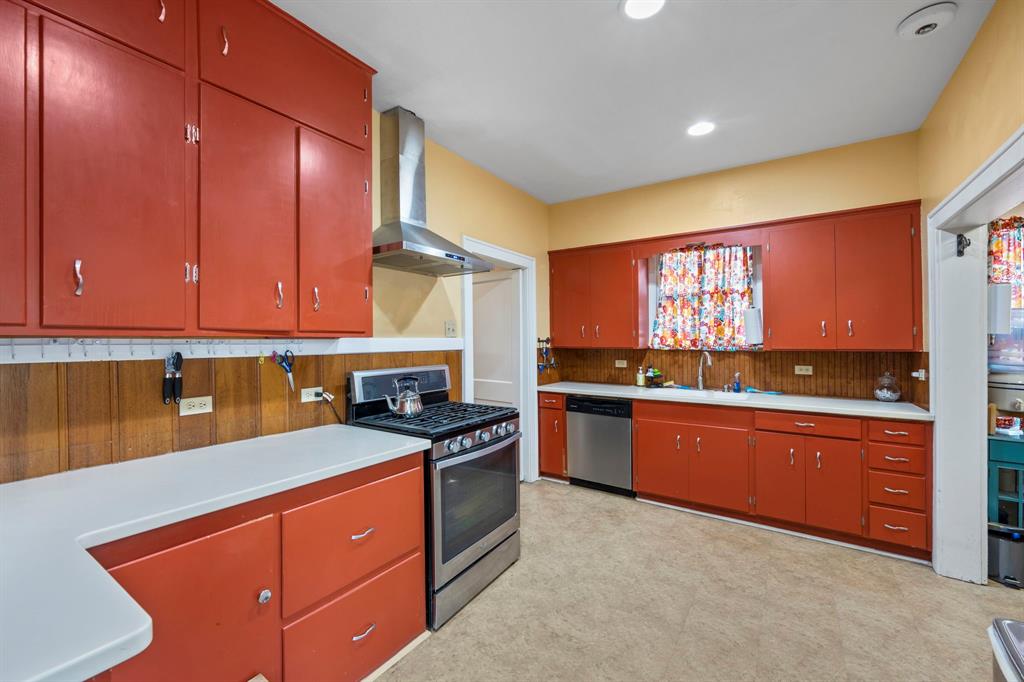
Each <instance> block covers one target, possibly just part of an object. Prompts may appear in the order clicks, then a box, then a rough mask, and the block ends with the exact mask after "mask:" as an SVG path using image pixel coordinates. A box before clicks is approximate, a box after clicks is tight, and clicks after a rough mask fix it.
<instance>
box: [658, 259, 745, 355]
mask: <svg viewBox="0 0 1024 682" xmlns="http://www.w3.org/2000/svg"><path fill="white" fill-rule="evenodd" d="M753 282H754V260H753V252H752V250H751V248H750V247H747V246H708V247H703V246H702V247H696V248H688V249H682V250H679V251H671V252H669V253H663V254H662V255H661V258H660V260H659V263H658V301H657V312H656V315H655V319H654V323H653V330H652V333H651V348H658V349H664V350H672V349H683V350H746V349H748V348H749V347H750V346H749V344H747V341H746V336H745V333H744V328H743V311H744V310H746V309H748V308H750V305H751V300H752V298H753Z"/></svg>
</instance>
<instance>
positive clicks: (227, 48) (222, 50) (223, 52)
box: [220, 26, 231, 57]
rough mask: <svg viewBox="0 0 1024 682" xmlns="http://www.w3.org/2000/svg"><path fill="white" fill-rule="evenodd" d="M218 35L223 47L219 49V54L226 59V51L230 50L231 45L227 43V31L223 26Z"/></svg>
mask: <svg viewBox="0 0 1024 682" xmlns="http://www.w3.org/2000/svg"><path fill="white" fill-rule="evenodd" d="M220 35H221V37H222V38H223V39H224V47H223V48H222V49H221V51H220V53H221V54H222V55H224V56H225V57H227V56H228V50H229V49H231V43H229V42H228V29H227V28H226V27H224V26H221V27H220Z"/></svg>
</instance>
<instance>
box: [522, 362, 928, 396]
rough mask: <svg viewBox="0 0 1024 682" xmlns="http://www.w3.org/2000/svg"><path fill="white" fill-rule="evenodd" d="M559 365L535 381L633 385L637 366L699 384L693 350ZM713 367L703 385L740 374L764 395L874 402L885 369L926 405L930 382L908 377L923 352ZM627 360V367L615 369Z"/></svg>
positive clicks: (905, 393)
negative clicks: (797, 369) (806, 368)
mask: <svg viewBox="0 0 1024 682" xmlns="http://www.w3.org/2000/svg"><path fill="white" fill-rule="evenodd" d="M553 354H554V357H555V360H556V361H557V363H558V367H557V368H555V369H554V370H547V371H545V372H543V373H542V374H541V375H540V378H539V380H538V383H540V384H548V383H554V382H556V381H587V382H596V383H605V384H632V383H634V381H635V379H636V368H637V367H638V366H639V365H641V364H642V365H643V366H644V368H646V367H647V365H654V366H655V367H657V368H658V369H660V370H661V371H662V372H664V373H665V376H666V378H667V379H668V380H670V381H674V382H676V383H677V384H683V385H686V386H692V385H696V383H697V364H698V363H699V362H700V353H698V352H696V351H667V350H607V349H569V348H564V349H555V350H554V351H553ZM711 357H712V365H711V366H710V367H706V368H705V369H704V386H705V387H706V388H710V389H715V388H718V389H720V388H722V386H723V385H724V384H726V383H729V384H731V383H732V380H733V375H734V374H735V373H736V372H740V381H741V382H742V384H743V386H744V387H746V386H748V385H750V386H754V387H755V388H759V389H761V390H763V391H782V392H784V393H795V394H800V395H813V396H830V397H837V398H865V399H873V398H874V387H875V380H876V379H877V378H878V377H879V376H881V375H882V373H883V372H885V371H886V370H888V371H891V372H892V373H893V375H895V377H896V380H897V382H899V385H900V388H901V389H902V391H903V399H904V400H908V401H911V402H914V403H915V404H917V405H920V406H921V407H924V408H927V407H928V382H927V381H918V380H917V379H915V378H913V377H911V376H910V373H911V372H913V371H916V370H918V369H927V368H928V354H927V353H869V352H847V351H844V352H839V351H766V352H749V353H747V352H736V353H725V352H719V353H711ZM616 360H625V361H626V367H625V369H619V368H616V367H615V361H616ZM794 365H811V366H813V367H814V374H812V375H811V376H803V375H796V374H794V373H793V366H794Z"/></svg>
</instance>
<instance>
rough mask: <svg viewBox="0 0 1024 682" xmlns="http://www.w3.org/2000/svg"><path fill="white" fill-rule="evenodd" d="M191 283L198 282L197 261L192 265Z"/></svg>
mask: <svg viewBox="0 0 1024 682" xmlns="http://www.w3.org/2000/svg"><path fill="white" fill-rule="evenodd" d="M192 284H199V263H194V264H193V265H192Z"/></svg>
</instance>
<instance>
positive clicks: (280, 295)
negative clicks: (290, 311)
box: [277, 280, 284, 308]
mask: <svg viewBox="0 0 1024 682" xmlns="http://www.w3.org/2000/svg"><path fill="white" fill-rule="evenodd" d="M277 307H278V308H283V307H284V284H283V283H282V282H281V281H280V280H278V282H277Z"/></svg>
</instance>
